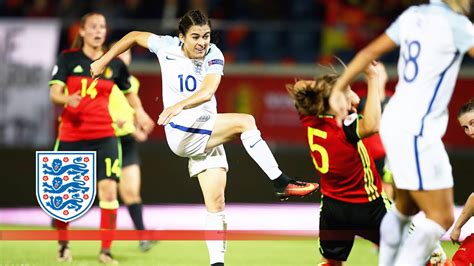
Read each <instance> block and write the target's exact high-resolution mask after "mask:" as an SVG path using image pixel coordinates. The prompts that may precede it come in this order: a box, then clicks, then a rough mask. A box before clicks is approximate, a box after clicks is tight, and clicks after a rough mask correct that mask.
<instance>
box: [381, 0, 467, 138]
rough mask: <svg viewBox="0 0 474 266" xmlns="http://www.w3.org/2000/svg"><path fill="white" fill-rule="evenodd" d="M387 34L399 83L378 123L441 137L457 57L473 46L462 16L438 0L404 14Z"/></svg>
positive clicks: (459, 59)
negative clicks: (394, 53) (397, 52)
mask: <svg viewBox="0 0 474 266" xmlns="http://www.w3.org/2000/svg"><path fill="white" fill-rule="evenodd" d="M386 34H387V35H388V36H389V37H390V38H391V39H392V40H393V41H394V42H395V43H396V44H398V45H399V46H400V58H399V60H398V77H399V80H398V84H397V87H396V91H395V94H394V96H393V97H392V98H391V100H390V102H389V103H388V105H387V106H386V108H385V110H384V114H383V117H382V126H383V127H385V129H390V130H397V131H402V132H405V133H408V134H410V135H415V136H424V137H430V138H431V137H435V138H440V137H442V136H443V135H444V133H445V131H446V127H447V123H448V110H447V106H448V104H449V101H450V99H451V96H452V93H453V90H454V86H455V83H456V78H457V75H458V72H459V68H460V65H461V61H462V58H463V56H464V54H465V53H466V51H468V50H469V49H470V48H471V47H473V46H474V28H473V25H472V23H471V22H470V21H469V20H468V18H467V17H465V16H463V15H461V14H457V13H455V12H454V11H452V10H451V9H450V8H449V7H448V6H447V5H446V4H444V3H442V2H441V1H439V0H438V1H437V0H432V1H431V4H428V5H420V6H413V7H411V8H409V9H407V10H406V11H405V12H403V13H402V14H401V15H400V16H399V17H398V19H397V20H396V21H395V22H394V23H393V24H392V25H391V26H390V27H389V28H388V29H387V31H386Z"/></svg>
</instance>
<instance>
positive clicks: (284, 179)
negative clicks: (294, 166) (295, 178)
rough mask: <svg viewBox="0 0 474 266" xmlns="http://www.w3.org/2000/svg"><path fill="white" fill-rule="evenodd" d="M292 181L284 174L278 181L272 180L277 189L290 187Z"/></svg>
mask: <svg viewBox="0 0 474 266" xmlns="http://www.w3.org/2000/svg"><path fill="white" fill-rule="evenodd" d="M291 180H292V179H291V178H289V177H288V176H287V175H285V174H284V173H282V174H281V175H280V176H279V177H278V178H277V179H275V180H272V183H273V186H274V187H275V188H284V187H286V186H287V185H288V183H290V181H291Z"/></svg>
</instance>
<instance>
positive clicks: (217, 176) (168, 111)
mask: <svg viewBox="0 0 474 266" xmlns="http://www.w3.org/2000/svg"><path fill="white" fill-rule="evenodd" d="M178 31H179V36H178V37H171V36H157V35H154V34H152V33H148V32H130V33H129V34H127V35H126V36H125V37H123V38H122V39H121V40H120V41H119V42H117V43H116V44H115V45H114V46H113V47H112V48H111V49H110V50H109V52H107V53H106V54H105V55H104V56H103V57H102V58H101V59H99V60H97V61H96V62H94V63H93V64H92V65H91V75H92V76H94V77H95V76H98V75H100V74H101V73H102V72H103V71H104V67H105V66H106V65H107V63H108V62H109V61H110V60H112V59H113V58H115V57H116V56H117V55H119V54H121V53H122V52H123V51H125V50H127V49H129V48H130V47H132V46H133V45H135V44H138V45H140V46H142V47H145V48H148V49H149V50H150V51H151V52H153V53H155V54H156V55H157V57H158V60H159V62H160V65H161V71H162V84H163V105H164V107H165V109H164V110H163V112H162V113H161V114H160V116H159V119H158V124H160V125H164V126H165V132H166V139H167V141H168V145H169V146H170V148H171V150H172V151H173V152H174V153H175V154H177V155H179V156H182V157H188V158H189V166H188V168H189V174H190V176H191V177H194V176H197V177H198V180H199V184H200V186H201V190H202V193H203V196H204V202H205V204H206V208H207V211H208V213H207V218H206V229H208V230H225V227H226V223H225V214H224V205H225V202H224V190H225V185H226V172H227V170H228V164H227V158H226V155H225V151H224V147H223V145H222V144H223V143H226V142H228V141H230V140H232V139H235V138H237V137H239V136H240V138H241V140H242V143H243V145H244V147H245V149H246V151H247V152H248V153H249V155H250V156H251V157H252V159H254V161H255V162H256V163H257V164H258V165H259V166H260V168H261V169H262V170H263V171H264V172H265V174H267V176H268V177H269V178H270V179H271V180H272V183H273V185H274V187H275V192H276V195H277V196H278V197H279V198H281V199H285V198H288V197H290V196H305V195H308V194H310V193H312V192H314V191H315V190H316V189H317V187H318V186H319V185H318V184H316V183H306V182H301V181H295V180H294V179H292V178H289V177H288V176H286V175H285V174H283V173H282V171H281V170H280V169H279V168H278V164H277V162H276V160H275V158H274V157H273V155H272V153H271V151H270V149H269V147H268V145H267V144H266V142H265V141H264V140H263V139H262V137H261V134H260V131H259V130H258V129H257V126H256V125H255V120H254V118H253V116H251V115H248V114H237V113H227V114H218V113H217V108H216V99H215V96H214V93H215V92H216V90H217V88H218V86H219V83H220V80H221V76H222V75H223V69H224V56H223V55H222V52H221V51H220V50H219V48H217V46H216V45H214V44H212V43H210V39H211V24H210V21H209V19H208V18H207V17H206V16H205V15H203V14H202V13H201V12H200V11H199V10H192V11H189V12H188V13H186V14H185V15H184V16H183V17H182V18H181V20H180V21H179V25H178ZM207 245H208V250H209V255H210V261H211V264H212V265H224V252H225V249H226V248H225V241H223V240H222V241H221V240H210V241H207Z"/></svg>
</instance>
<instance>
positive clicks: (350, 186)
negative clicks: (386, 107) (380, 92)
mask: <svg viewBox="0 0 474 266" xmlns="http://www.w3.org/2000/svg"><path fill="white" fill-rule="evenodd" d="M360 118H361V116H358V115H357V114H352V115H350V116H349V117H348V118H346V120H345V121H344V125H343V127H342V128H340V127H338V126H337V123H336V120H335V118H334V116H332V115H324V116H319V117H315V116H301V121H302V123H303V125H304V126H305V128H306V131H307V135H308V143H309V147H310V151H311V156H312V157H313V163H314V166H315V167H316V171H317V172H318V174H319V175H320V177H321V181H320V185H321V187H320V189H321V193H322V194H323V195H325V196H328V197H331V198H333V199H336V200H340V201H344V202H351V203H367V202H371V201H373V200H375V199H377V198H378V197H380V196H381V193H382V186H381V182H382V180H381V178H380V175H379V174H378V173H377V170H376V167H375V163H374V160H373V159H372V157H370V155H369V154H368V152H367V149H366V148H365V146H364V143H363V142H362V141H361V140H360V138H359V136H358V133H357V125H358V121H359V119H360Z"/></svg>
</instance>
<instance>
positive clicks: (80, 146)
mask: <svg viewBox="0 0 474 266" xmlns="http://www.w3.org/2000/svg"><path fill="white" fill-rule="evenodd" d="M119 146H120V141H119V139H118V138H116V137H110V138H102V139H93V140H80V141H59V142H58V143H57V145H56V146H55V147H54V150H55V151H96V152H97V158H96V162H97V173H96V174H97V181H100V180H103V179H113V180H116V181H118V179H119V177H120V171H121V168H120V166H121V162H120V157H121V154H120V152H119V151H120V150H121V148H120V147H119Z"/></svg>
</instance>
